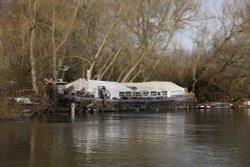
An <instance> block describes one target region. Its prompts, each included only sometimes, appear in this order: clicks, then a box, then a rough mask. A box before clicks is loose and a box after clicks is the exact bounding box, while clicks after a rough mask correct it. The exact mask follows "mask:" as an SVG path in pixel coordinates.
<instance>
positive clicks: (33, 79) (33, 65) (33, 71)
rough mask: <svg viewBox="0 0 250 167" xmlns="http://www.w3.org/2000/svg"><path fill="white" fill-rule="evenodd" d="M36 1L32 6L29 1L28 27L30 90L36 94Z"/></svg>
mask: <svg viewBox="0 0 250 167" xmlns="http://www.w3.org/2000/svg"><path fill="white" fill-rule="evenodd" d="M37 3H38V1H35V2H34V4H33V5H32V3H31V1H29V5H30V13H31V26H30V39H29V58H30V67H31V82H32V88H33V90H34V92H35V93H38V85H37V76H36V63H35V57H34V41H35V28H36V17H35V15H36V12H37V11H36V7H37Z"/></svg>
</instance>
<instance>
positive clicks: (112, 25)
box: [0, 0, 250, 101]
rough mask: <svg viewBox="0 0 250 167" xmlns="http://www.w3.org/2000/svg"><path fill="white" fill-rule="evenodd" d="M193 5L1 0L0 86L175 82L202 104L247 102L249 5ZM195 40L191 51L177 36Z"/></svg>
mask: <svg viewBox="0 0 250 167" xmlns="http://www.w3.org/2000/svg"><path fill="white" fill-rule="evenodd" d="M205 5H206V4H202V3H200V2H199V1H198V0H190V1H186V0H147V1H146V0H126V1H123V0H2V1H0V14H1V17H0V73H1V78H0V85H3V84H5V83H7V82H8V81H17V82H18V83H27V82H29V83H31V86H32V88H33V90H34V91H35V92H36V93H38V94H39V93H41V90H42V87H43V84H44V82H43V81H44V78H56V76H57V75H58V73H59V72H60V69H61V68H62V67H63V66H64V65H67V66H69V67H70V69H69V70H68V71H67V73H66V75H65V77H66V80H67V81H73V80H75V79H78V78H80V77H84V78H86V70H87V69H89V70H90V72H91V79H99V80H111V81H119V82H136V81H150V80H162V81H173V82H175V83H177V84H179V85H181V86H183V87H187V88H188V89H189V90H190V91H193V92H194V93H195V94H196V96H197V97H198V99H199V100H200V101H212V100H219V99H222V98H223V99H225V100H237V99H238V98H249V96H250V87H249V85H250V72H249V71H250V50H249V47H248V46H249V44H250V41H249V36H250V32H249V25H250V21H249V18H250V17H249V9H250V7H249V3H248V1H247V0H242V1H241V2H238V1H232V0H231V1H225V3H224V4H221V7H218V8H217V9H213V10H214V11H217V13H214V14H213V13H208V12H204V8H205ZM185 31H188V33H189V34H192V36H193V37H192V39H190V40H192V42H191V43H192V44H190V46H191V47H192V49H187V48H188V47H186V46H183V45H181V44H180V43H179V42H178V41H180V38H183V37H181V35H180V34H183V33H184V32H185Z"/></svg>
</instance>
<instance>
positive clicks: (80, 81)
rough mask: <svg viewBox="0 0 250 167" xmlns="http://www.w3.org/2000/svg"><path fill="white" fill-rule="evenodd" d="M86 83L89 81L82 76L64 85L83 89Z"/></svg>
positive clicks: (78, 89)
mask: <svg viewBox="0 0 250 167" xmlns="http://www.w3.org/2000/svg"><path fill="white" fill-rule="evenodd" d="M86 85H87V81H86V80H85V79H82V78H80V79H78V80H76V81H74V82H71V83H68V84H66V85H65V86H64V87H65V88H69V87H73V88H74V90H76V91H81V90H82V89H83V88H85V87H86Z"/></svg>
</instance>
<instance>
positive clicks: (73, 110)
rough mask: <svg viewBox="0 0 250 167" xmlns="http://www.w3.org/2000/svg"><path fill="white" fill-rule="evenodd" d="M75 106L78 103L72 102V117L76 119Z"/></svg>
mask: <svg viewBox="0 0 250 167" xmlns="http://www.w3.org/2000/svg"><path fill="white" fill-rule="evenodd" d="M75 108H76V104H75V103H71V105H70V116H71V118H72V119H75Z"/></svg>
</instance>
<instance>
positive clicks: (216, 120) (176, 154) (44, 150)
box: [0, 110, 250, 167]
mask: <svg viewBox="0 0 250 167" xmlns="http://www.w3.org/2000/svg"><path fill="white" fill-rule="evenodd" d="M0 132H1V138H0V148H1V149H0V166H3V167H5V166H10V167H13V166H18V167H22V166H23V167H24V166H25V167H26V166H32V167H33V166H34V167H37V166H38V167H39V166H51V167H58V166H60V167H61V166H62V167H63V166H91V167H92V166H94V167H95V166H96V167H103V166H115V167H119V166H124V167H125V166H136V167H137V166H141V167H158V166H159V167H160V166H162V167H165V166H171V167H172V166H181V167H183V166H184V167H185V166H187V167H189V166H197V167H201V166H222V167H228V166H235V167H236V166H250V160H249V156H250V142H249V138H250V110H241V111H235V110H221V111H218V110H216V111H215V110H214V111H213V110H211V111H202V110H201V111H188V112H184V111H183V112H181V111H178V112H166V113H155V114H139V113H137V114H135V113H131V114H130V113H121V114H114V113H107V114H103V115H95V116H88V117H87V116H86V117H83V118H76V120H75V122H71V121H64V122H62V121H61V122H58V121H51V120H50V121H44V122H41V121H35V122H1V123H0Z"/></svg>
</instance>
